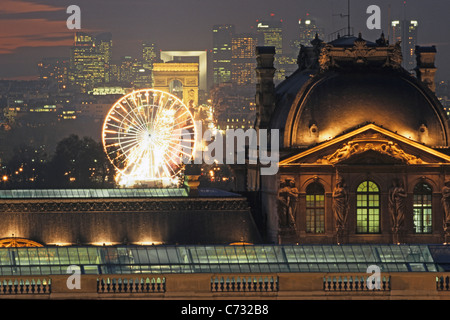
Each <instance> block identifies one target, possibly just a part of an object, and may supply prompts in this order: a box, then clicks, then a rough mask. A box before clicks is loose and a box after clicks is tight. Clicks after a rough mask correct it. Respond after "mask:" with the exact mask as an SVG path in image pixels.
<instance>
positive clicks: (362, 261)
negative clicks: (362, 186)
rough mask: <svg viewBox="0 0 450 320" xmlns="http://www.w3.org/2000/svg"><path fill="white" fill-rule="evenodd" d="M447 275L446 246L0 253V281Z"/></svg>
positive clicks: (70, 249) (137, 248)
mask: <svg viewBox="0 0 450 320" xmlns="http://www.w3.org/2000/svg"><path fill="white" fill-rule="evenodd" d="M70 265H76V266H79V267H80V269H81V272H82V273H84V274H135V273H137V274H139V273H220V272H222V273H233V272H239V273H242V272H250V273H251V272H256V273H265V272H277V273H278V272H364V273H365V272H366V271H367V268H368V266H370V265H377V266H378V267H380V269H381V271H382V272H383V271H384V272H413V271H414V272H427V271H429V272H436V271H450V246H443V245H441V246H439V245H339V246H338V245H245V246H241V245H228V246H226V245H223V246H222V245H197V246H178V245H177V246H166V245H160V246H113V247H105V246H100V247H88V246H74V247H72V246H70V247H39V248H23V247H21V248H0V275H1V276H5V275H51V274H67V268H68V267H69V266H70Z"/></svg>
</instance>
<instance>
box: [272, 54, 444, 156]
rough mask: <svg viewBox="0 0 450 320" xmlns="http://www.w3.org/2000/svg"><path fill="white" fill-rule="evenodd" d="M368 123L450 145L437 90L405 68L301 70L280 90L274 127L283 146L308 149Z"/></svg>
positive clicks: (411, 137) (420, 139) (427, 142)
mask: <svg viewBox="0 0 450 320" xmlns="http://www.w3.org/2000/svg"><path fill="white" fill-rule="evenodd" d="M367 47H368V46H367ZM367 47H366V48H367ZM342 50H347V49H342ZM342 52H343V51H341V53H340V54H341V55H343V54H342ZM355 59H356V57H355ZM377 63H378V62H377ZM367 123H374V124H376V125H378V126H380V127H383V128H385V129H388V130H390V131H392V132H397V133H398V134H400V135H402V136H404V137H407V138H410V139H413V140H415V141H418V142H421V143H424V144H426V145H428V146H432V147H433V146H448V133H449V128H448V121H447V117H446V115H445V114H444V112H443V108H442V106H441V105H440V103H439V101H438V100H437V98H436V96H435V94H434V93H433V92H432V91H430V90H429V89H428V88H426V87H425V86H424V85H422V84H421V83H420V82H419V81H418V80H417V79H416V78H415V77H414V76H412V75H411V74H409V73H407V72H406V71H405V70H404V69H402V68H389V67H380V64H379V63H378V64H377V66H376V67H370V66H367V65H364V66H358V67H348V66H347V67H340V68H329V69H326V70H322V71H318V70H311V69H304V70H300V69H299V70H297V72H295V73H294V74H293V75H292V76H291V77H288V78H287V79H286V80H285V81H284V82H283V83H281V84H280V85H279V86H278V87H277V88H276V107H275V111H274V112H273V115H272V118H271V128H273V129H280V131H281V132H280V136H282V137H281V143H282V146H283V147H284V148H290V147H308V146H311V145H314V144H317V143H321V142H323V141H327V140H329V139H331V138H334V137H336V136H338V135H340V134H342V133H344V132H347V131H349V130H351V129H354V128H356V127H358V126H362V125H365V124H367Z"/></svg>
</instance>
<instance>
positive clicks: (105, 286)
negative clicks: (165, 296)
mask: <svg viewBox="0 0 450 320" xmlns="http://www.w3.org/2000/svg"><path fill="white" fill-rule="evenodd" d="M165 291H166V278H165V277H142V278H134V279H133V278H117V277H101V278H98V279H97V292H98V293H163V292H165Z"/></svg>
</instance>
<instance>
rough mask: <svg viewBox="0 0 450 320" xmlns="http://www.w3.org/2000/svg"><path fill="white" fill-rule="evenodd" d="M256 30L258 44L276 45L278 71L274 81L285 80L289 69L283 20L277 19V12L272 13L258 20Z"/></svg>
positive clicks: (275, 63)
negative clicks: (284, 42) (287, 66)
mask: <svg viewBox="0 0 450 320" xmlns="http://www.w3.org/2000/svg"><path fill="white" fill-rule="evenodd" d="M256 30H257V33H258V45H260V46H269V47H275V58H274V60H275V61H274V66H275V68H276V72H275V75H274V81H275V82H276V83H279V82H280V81H282V80H284V78H285V76H286V73H287V69H286V61H287V57H286V56H284V50H283V20H281V19H275V14H273V13H272V14H270V18H269V19H264V20H256Z"/></svg>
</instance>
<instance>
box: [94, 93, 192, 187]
mask: <svg viewBox="0 0 450 320" xmlns="http://www.w3.org/2000/svg"><path fill="white" fill-rule="evenodd" d="M196 134H197V133H196V128H195V123H194V118H193V116H192V113H191V111H190V110H189V109H188V108H187V106H186V105H185V104H184V103H183V102H182V101H181V100H180V99H179V98H177V97H176V96H174V95H172V94H170V93H167V92H164V91H160V90H155V89H142V90H138V91H133V92H132V93H129V94H127V95H125V96H124V97H122V98H121V99H120V100H118V101H117V102H116V103H115V104H114V105H113V106H112V108H111V109H110V110H109V112H108V114H107V116H106V118H105V121H104V124H103V132H102V139H103V147H104V150H105V152H106V154H107V156H108V159H109V160H110V161H111V163H112V164H113V165H114V167H115V168H116V170H117V172H118V175H117V176H116V179H117V181H118V183H119V184H121V185H128V186H130V185H133V184H135V183H136V182H143V181H145V182H149V181H162V180H166V181H174V179H176V177H177V176H178V175H179V173H180V171H181V170H182V166H183V163H186V160H190V159H191V158H192V156H193V154H194V151H195V142H196Z"/></svg>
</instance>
